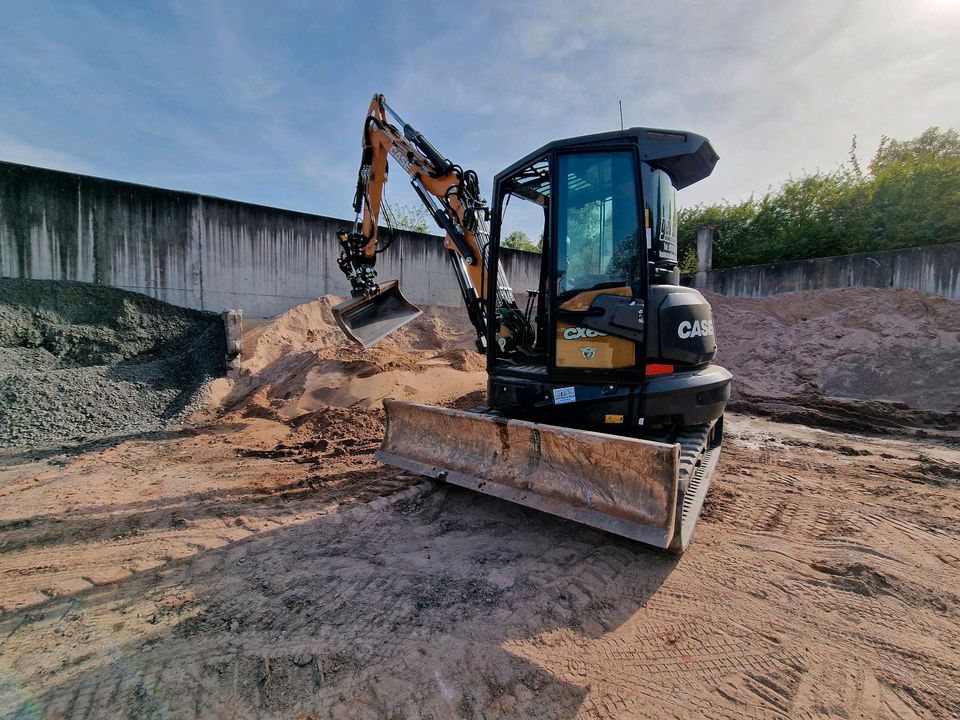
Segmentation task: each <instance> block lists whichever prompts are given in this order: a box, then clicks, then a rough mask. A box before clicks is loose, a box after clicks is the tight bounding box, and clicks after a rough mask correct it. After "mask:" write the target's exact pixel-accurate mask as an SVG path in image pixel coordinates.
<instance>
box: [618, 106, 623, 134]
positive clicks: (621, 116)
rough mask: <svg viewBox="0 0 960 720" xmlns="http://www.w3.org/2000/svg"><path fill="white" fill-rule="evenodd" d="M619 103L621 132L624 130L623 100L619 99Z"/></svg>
mask: <svg viewBox="0 0 960 720" xmlns="http://www.w3.org/2000/svg"><path fill="white" fill-rule="evenodd" d="M617 104H618V105H620V132H623V100H617Z"/></svg>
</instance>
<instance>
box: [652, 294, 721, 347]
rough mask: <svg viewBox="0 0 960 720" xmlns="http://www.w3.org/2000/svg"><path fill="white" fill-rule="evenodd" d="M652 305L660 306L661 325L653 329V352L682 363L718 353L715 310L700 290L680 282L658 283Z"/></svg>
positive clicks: (658, 320)
mask: <svg viewBox="0 0 960 720" xmlns="http://www.w3.org/2000/svg"><path fill="white" fill-rule="evenodd" d="M649 307H651V308H656V325H657V327H656V332H655V333H653V332H651V338H650V340H651V343H650V345H648V353H649V355H651V356H655V357H657V358H659V359H661V360H668V361H673V362H675V363H677V364H682V365H700V364H702V363H706V362H710V361H711V360H712V359H713V358H714V356H715V355H716V354H717V339H716V335H715V334H714V330H713V313H712V312H711V311H710V304H709V303H708V302H707V301H706V300H705V299H704V297H703V295H701V294H700V293H699V292H697V291H696V290H694V289H693V288H688V287H682V286H679V285H654V286H652V287H651V288H650V302H649ZM651 330H653V328H651ZM654 344H656V347H653V345H654Z"/></svg>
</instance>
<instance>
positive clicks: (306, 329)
mask: <svg viewBox="0 0 960 720" xmlns="http://www.w3.org/2000/svg"><path fill="white" fill-rule="evenodd" d="M337 302H339V298H336V297H333V296H329V295H328V296H325V297H322V298H320V299H318V300H316V301H314V302H311V303H306V304H303V305H298V306H296V307H294V308H291V309H290V310H289V311H287V312H286V313H284V314H283V315H280V316H279V317H277V318H275V319H274V320H272V321H270V322H269V323H267V324H265V325H262V326H260V327H259V328H257V329H256V330H254V331H252V332H250V333H248V334H247V335H245V336H244V343H245V353H244V355H245V359H244V362H243V364H242V366H241V369H240V371H239V373H238V376H237V378H236V379H235V380H234V381H233V383H232V386H231V387H229V388H225V389H224V391H223V392H222V394H223V400H222V402H221V407H222V409H223V410H225V411H227V412H229V413H237V414H239V415H241V416H243V417H262V418H270V419H274V420H278V421H281V422H286V423H289V424H296V423H297V422H298V420H299V421H302V418H303V417H305V416H309V415H314V414H316V413H321V414H323V413H325V412H327V409H329V408H351V409H362V410H366V409H377V410H378V409H379V408H380V407H381V405H382V400H383V398H385V397H396V398H407V399H415V400H417V401H418V402H424V403H442V402H446V401H449V400H450V399H451V398H455V397H458V396H460V395H463V394H464V393H467V392H470V391H472V390H475V389H476V388H477V387H480V386H482V385H483V384H484V382H485V374H484V370H485V363H484V359H483V358H482V357H481V356H480V355H478V354H477V353H475V352H469V351H467V350H466V349H465V347H466V346H469V345H470V343H471V342H472V341H471V338H472V329H471V328H470V327H469V324H468V323H467V321H466V318H465V316H464V314H463V313H462V312H458V311H457V310H455V309H449V308H437V309H429V310H427V311H426V312H425V313H424V314H423V315H422V316H421V317H420V318H418V319H417V320H415V321H414V322H413V323H410V324H409V325H407V326H406V327H404V328H402V329H400V330H399V331H397V332H396V333H394V334H392V335H391V336H390V337H388V338H385V339H384V340H382V341H380V342H379V343H378V344H377V345H376V346H374V347H372V348H369V349H366V350H364V349H363V348H360V347H358V346H357V345H355V344H354V343H352V342H350V341H349V340H347V339H346V338H345V337H344V336H343V333H342V332H341V331H340V329H339V327H337V325H336V323H335V321H334V319H333V314H332V312H331V308H332V307H333V305H335V304H336V303H337ZM328 414H330V417H338V418H339V417H340V414H336V413H328ZM341 414H342V413H341ZM341 419H342V418H341ZM315 429H316V428H315Z"/></svg>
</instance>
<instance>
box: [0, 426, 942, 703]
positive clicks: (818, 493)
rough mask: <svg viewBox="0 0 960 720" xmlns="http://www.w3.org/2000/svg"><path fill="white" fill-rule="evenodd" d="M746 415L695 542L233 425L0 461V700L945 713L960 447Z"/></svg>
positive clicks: (362, 453) (364, 454)
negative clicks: (532, 507) (659, 539)
mask: <svg viewBox="0 0 960 720" xmlns="http://www.w3.org/2000/svg"><path fill="white" fill-rule="evenodd" d="M243 424H244V425H248V426H250V427H247V428H246V430H247V431H249V430H250V429H255V430H256V435H257V436H258V437H261V438H264V439H266V438H268V437H269V436H270V433H271V432H276V433H277V436H278V437H279V436H281V435H282V434H283V433H284V432H285V430H284V429H282V427H281V426H280V425H279V424H277V423H274V422H272V421H266V420H262V419H256V418H253V419H248V420H245V421H243ZM730 424H731V428H732V430H731V437H730V439H729V440H728V442H727V446H726V449H725V451H724V455H723V459H722V465H721V468H720V471H719V474H718V476H717V478H716V480H715V485H714V487H713V489H712V490H711V493H710V496H709V499H708V504H707V506H706V509H705V517H704V519H703V520H702V521H701V524H700V526H699V528H698V537H697V539H696V541H695V544H694V545H693V546H692V548H691V550H690V551H689V552H688V553H686V554H685V555H684V556H682V557H681V558H680V559H677V558H675V557H673V556H670V555H667V554H664V553H662V552H658V551H655V550H651V549H648V548H645V547H642V546H640V545H636V544H632V543H630V542H627V541H624V540H621V539H618V538H616V537H612V536H609V535H605V534H603V533H600V532H596V531H593V530H590V529H587V528H583V527H579V526H576V525H574V524H572V523H569V522H566V521H563V520H560V519H557V518H553V517H550V516H547V515H543V514H540V513H537V512H534V511H529V510H525V509H523V508H519V507H515V506H511V505H509V504H507V503H505V502H502V501H499V500H496V499H494V498H489V497H486V496H480V495H476V494H472V493H469V492H467V491H465V490H460V489H458V488H453V487H446V486H442V485H436V484H432V483H430V484H427V485H422V484H420V480H418V479H416V478H412V477H410V476H406V475H403V474H401V473H399V472H397V471H393V470H390V469H386V468H383V467H379V466H376V465H375V464H374V463H372V461H371V458H370V454H369V453H370V452H371V451H372V447H361V448H357V449H356V450H353V449H347V450H345V451H344V452H343V453H342V454H338V455H336V457H335V458H334V459H333V460H329V461H326V460H325V459H324V458H323V457H320V456H318V455H316V454H313V453H312V452H311V451H308V450H306V449H303V448H299V449H295V450H290V451H289V454H288V455H287V456H285V457H276V456H275V457H257V456H256V455H257V453H256V452H255V450H254V449H253V448H246V449H244V448H238V447H237V443H236V441H235V439H236V437H237V435H238V432H237V431H240V432H239V435H240V436H249V432H246V433H245V432H244V431H243V428H232V429H228V430H229V432H224V431H223V430H222V429H221V430H217V431H200V432H194V433H189V434H186V435H176V434H174V435H171V436H158V437H155V438H151V439H145V440H141V441H135V442H126V443H123V444H121V445H119V446H117V447H114V448H110V449H107V450H101V451H97V452H93V453H90V454H86V455H84V456H82V457H80V458H77V459H74V460H72V461H66V462H67V464H66V465H65V466H61V465H60V464H59V463H60V462H61V461H63V459H62V458H49V459H46V460H42V461H32V462H26V463H21V464H14V465H8V466H7V467H6V468H4V469H3V471H2V473H0V487H2V497H0V513H2V517H3V518H4V523H3V527H2V530H0V553H2V558H3V573H2V575H0V603H2V604H3V607H4V610H6V611H7V612H6V613H5V614H4V615H3V616H2V618H0V641H2V645H0V652H2V666H0V667H2V675H0V677H2V692H0V698H2V700H0V716H3V717H64V718H85V717H91V718H93V717H138V718H139V717H177V718H180V717H223V718H245V717H277V718H288V717H301V718H307V717H317V718H319V717H334V718H339V717H363V718H366V717H371V718H374V717H392V718H406V717H411V718H413V717H432V718H448V717H538V718H556V717H725V718H741V717H757V718H769V717H862V718H875V717H900V718H912V717H936V718H947V717H956V716H957V715H958V713H960V689H958V686H957V678H958V677H960V598H958V593H960V585H958V583H957V578H958V571H960V532H958V530H957V528H958V520H960V490H958V477H957V467H958V466H960V451H958V450H957V448H956V447H955V446H953V447H951V446H950V443H942V442H941V443H936V442H932V441H930V440H926V441H922V442H921V441H917V440H914V441H909V442H897V441H892V440H888V439H882V440H878V439H866V438H858V437H854V436H849V435H839V434H834V433H829V432H823V431H814V430H809V429H806V428H803V427H800V426H787V425H779V424H774V423H770V422H766V421H760V420H755V419H751V418H744V417H734V418H732V422H731V423H730ZM266 454H271V453H266Z"/></svg>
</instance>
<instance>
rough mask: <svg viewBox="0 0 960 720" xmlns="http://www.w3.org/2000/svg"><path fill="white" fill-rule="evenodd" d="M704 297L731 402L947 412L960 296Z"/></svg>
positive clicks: (779, 410)
mask: <svg viewBox="0 0 960 720" xmlns="http://www.w3.org/2000/svg"><path fill="white" fill-rule="evenodd" d="M705 295H706V297H707V299H708V300H709V301H710V303H711V304H712V305H713V313H714V318H715V322H716V327H717V341H718V344H719V346H720V351H719V353H718V358H717V359H718V361H719V362H720V363H721V364H723V365H725V366H726V367H728V368H729V369H730V370H731V372H733V374H734V378H735V379H734V383H735V384H734V392H733V400H734V403H733V406H734V407H737V408H740V409H746V410H758V411H761V412H772V413H773V414H781V415H783V414H786V415H787V416H789V414H790V413H791V412H792V410H791V408H806V409H808V410H814V411H816V412H819V413H825V414H826V415H827V416H832V417H834V419H835V420H837V421H842V422H843V423H848V422H850V421H853V420H855V417H854V416H859V417H861V418H872V419H871V421H870V422H881V423H884V422H893V423H900V422H914V421H916V422H929V421H931V420H933V421H941V420H942V421H947V422H950V421H956V420H957V413H958V412H960V385H958V384H957V382H956V380H957V371H958V369H960V303H955V302H951V301H950V300H946V299H944V298H941V297H938V296H935V295H925V294H923V293H919V292H916V291H912V290H879V289H839V290H819V291H814V292H798V293H786V294H783V295H777V296H774V297H769V298H737V297H724V296H721V295H716V294H713V293H705ZM804 419H811V418H804ZM812 419H816V418H812ZM821 419H829V417H825V418H821Z"/></svg>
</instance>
